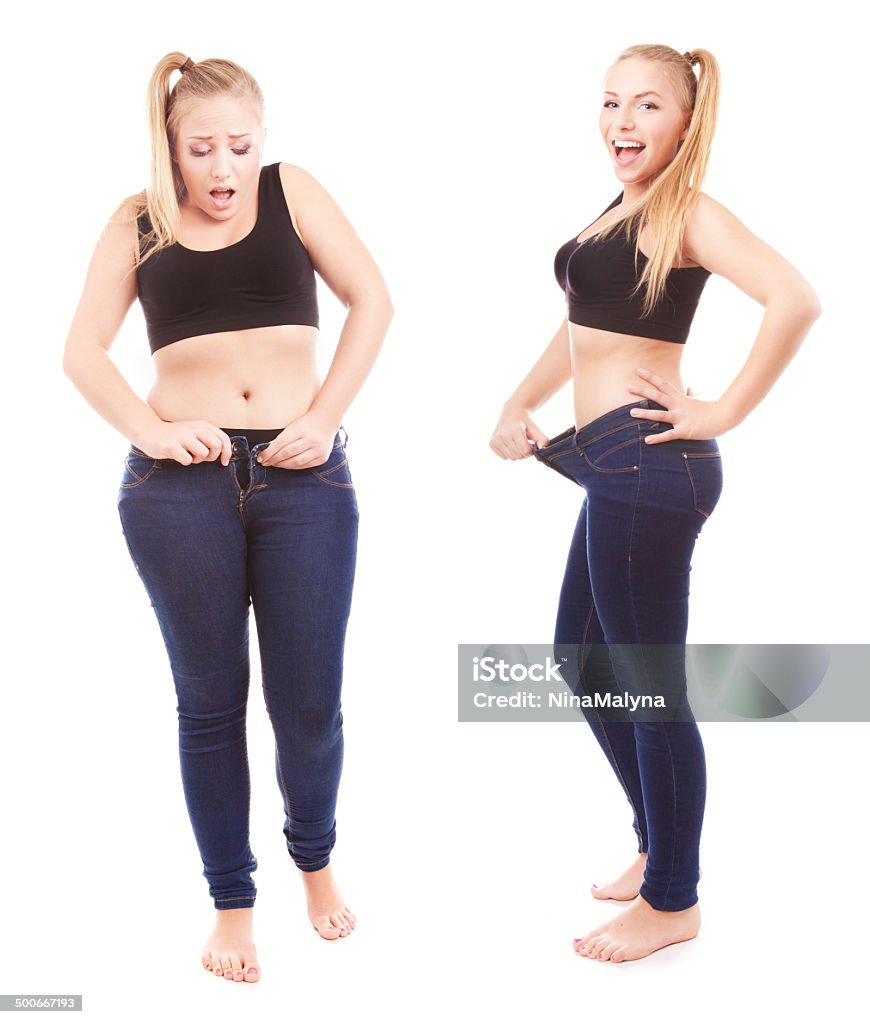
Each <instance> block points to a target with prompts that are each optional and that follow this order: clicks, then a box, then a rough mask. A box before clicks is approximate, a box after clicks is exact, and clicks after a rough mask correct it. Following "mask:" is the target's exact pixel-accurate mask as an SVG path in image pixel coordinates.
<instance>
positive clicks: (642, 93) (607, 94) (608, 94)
mask: <svg viewBox="0 0 870 1024" xmlns="http://www.w3.org/2000/svg"><path fill="white" fill-rule="evenodd" d="M604 95H605V96H618V95H619V93H617V92H608V91H607V90H606V89H605V90H604ZM641 96H658V97H659V99H661V96H660V95H659V93H657V92H655V91H654V90H653V89H647V91H646V92H639V93H637V94H636V95H635V96H634V97H633V99H636V100H639V99H640V98H641Z"/></svg>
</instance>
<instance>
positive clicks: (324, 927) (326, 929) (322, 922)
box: [314, 917, 339, 939]
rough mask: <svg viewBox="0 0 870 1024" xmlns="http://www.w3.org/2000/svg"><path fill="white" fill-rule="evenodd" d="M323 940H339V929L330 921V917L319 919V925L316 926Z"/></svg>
mask: <svg viewBox="0 0 870 1024" xmlns="http://www.w3.org/2000/svg"><path fill="white" fill-rule="evenodd" d="M314 927H315V928H316V929H317V931H318V933H319V934H320V937H321V938H324V939H337V938H338V934H339V929H338V928H336V927H335V925H334V924H333V923H332V922H331V921H330V920H329V918H328V917H323V918H319V919H318V921H317V924H316V925H315V926H314Z"/></svg>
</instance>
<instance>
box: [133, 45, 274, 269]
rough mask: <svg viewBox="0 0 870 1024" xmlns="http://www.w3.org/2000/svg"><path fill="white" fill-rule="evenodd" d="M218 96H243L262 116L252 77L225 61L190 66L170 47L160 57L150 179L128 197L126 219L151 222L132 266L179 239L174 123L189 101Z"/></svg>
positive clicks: (154, 79) (180, 189) (151, 93)
mask: <svg viewBox="0 0 870 1024" xmlns="http://www.w3.org/2000/svg"><path fill="white" fill-rule="evenodd" d="M182 68H184V72H183V74H182V75H181V77H180V78H179V79H178V81H177V82H176V83H175V85H174V86H173V87H172V88H171V89H170V88H169V78H170V75H171V74H172V73H173V71H181V69H182ZM218 95H230V96H235V97H239V98H245V99H248V100H250V101H251V102H252V103H253V104H254V106H255V107H257V108H258V110H259V113H260V119H261V121H262V120H263V118H264V117H265V102H264V100H263V94H262V92H261V91H260V87H259V85H257V82H256V79H255V78H254V77H253V75H251V74H250V73H249V72H248V71H246V70H245V69H244V68H243V67H241V66H240V65H238V64H235V63H233V62H232V61H230V60H221V59H219V58H217V57H211V58H209V59H208V60H203V61H200V62H199V63H198V64H195V63H194V62H193V61H192V60H191V59H190V58H189V57H187V56H186V55H185V54H183V53H180V52H179V51H177V50H174V51H173V52H172V53H167V54H166V56H165V57H162V58H161V59H160V60H159V61H158V62H157V65H156V66H155V68H154V70H153V72H152V73H151V80H150V81H149V83H148V93H147V108H148V128H149V132H150V135H151V183H150V185H149V186H148V188H146V189H143V190H142V191H141V192H137V193H136V195H133V196H129V197H128V199H127V208H128V209H129V211H130V215H131V219H132V218H135V219H136V220H138V218H139V217H140V216H141V215H142V214H143V213H147V214H148V218H149V220H150V222H151V229H150V230H149V231H148V232H147V233H146V234H144V235H142V237H141V238H140V245H139V251H138V253H137V257H136V263H135V266H136V267H140V266H142V264H143V263H144V262H145V260H147V259H148V258H149V257H150V256H152V255H153V254H154V253H155V252H157V251H158V250H159V249H162V248H164V247H165V246H167V245H173V244H174V243H175V242H176V241H177V239H178V224H179V220H180V214H179V205H180V203H181V200H182V199H183V198H184V195H185V191H186V190H185V187H184V181H183V179H182V177H181V174H180V173H179V171H178V168H177V166H176V165H175V164H174V162H173V160H172V153H173V149H174V147H175V142H176V132H177V128H178V123H179V121H180V120H181V118H182V116H183V115H184V114H185V113H186V111H187V109H188V107H189V106H190V104H191V103H194V102H195V101H196V100H198V99H207V98H210V97H212V96H218ZM143 250H144V252H143Z"/></svg>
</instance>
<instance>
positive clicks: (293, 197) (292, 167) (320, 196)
mask: <svg viewBox="0 0 870 1024" xmlns="http://www.w3.org/2000/svg"><path fill="white" fill-rule="evenodd" d="M278 175H279V177H280V179H281V187H282V188H283V189H284V199H285V200H286V202H287V209H288V210H289V211H290V220H291V221H292V223H293V230H294V231H295V232H296V234H297V235H298V236H299V240H300V241H301V242H302V244H303V245H307V243H306V241H305V234H304V225H303V223H302V222H303V220H304V219H305V215H306V211H308V212H309V216H310V210H311V208H312V207H313V206H314V207H316V206H317V205H318V203H322V202H323V200H324V198H327V199H328V196H327V193H326V190H325V189H324V188H323V186H322V185H321V184H320V182H319V181H318V180H317V179H316V178H315V177H314V175H313V174H309V172H308V171H306V170H305V168H304V167H300V166H299V165H298V164H290V163H284V162H283V161H282V162H280V163H279V164H278Z"/></svg>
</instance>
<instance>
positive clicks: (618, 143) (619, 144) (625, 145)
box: [613, 139, 644, 149]
mask: <svg viewBox="0 0 870 1024" xmlns="http://www.w3.org/2000/svg"><path fill="white" fill-rule="evenodd" d="M613 145H614V146H616V148H617V149H626V148H633V149H642V148H643V145H644V144H643V143H642V142H622V141H621V140H620V139H617V140H615V141H614V143H613Z"/></svg>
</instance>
